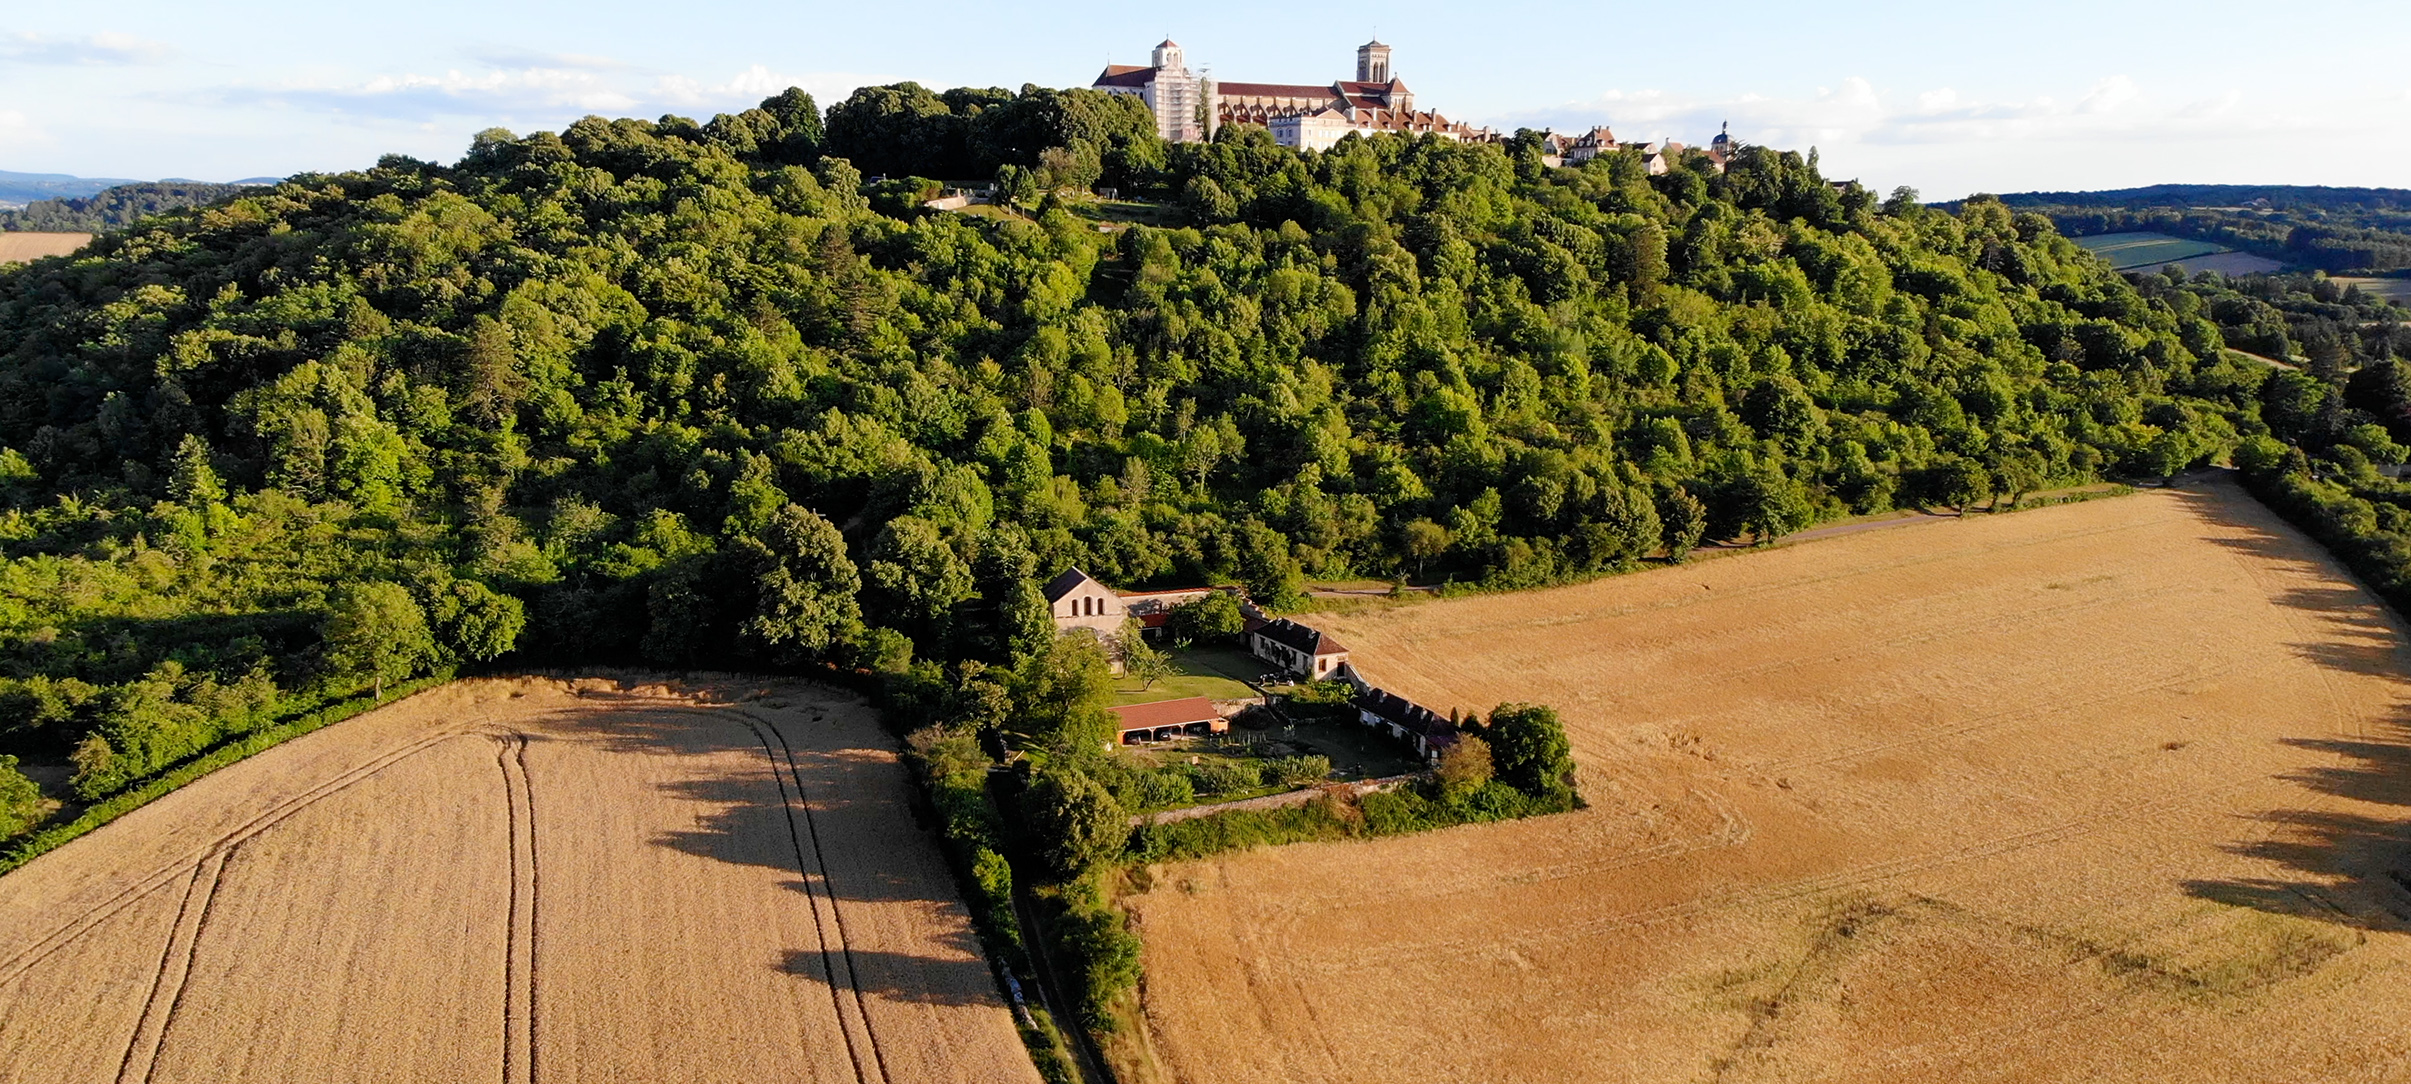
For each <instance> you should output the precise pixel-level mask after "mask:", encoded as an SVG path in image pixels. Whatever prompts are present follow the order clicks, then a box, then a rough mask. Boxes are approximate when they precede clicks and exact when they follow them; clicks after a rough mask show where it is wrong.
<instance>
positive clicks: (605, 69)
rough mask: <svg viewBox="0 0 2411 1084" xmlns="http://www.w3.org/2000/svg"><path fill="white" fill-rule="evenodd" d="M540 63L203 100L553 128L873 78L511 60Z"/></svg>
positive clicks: (698, 109) (250, 89) (589, 60)
mask: <svg viewBox="0 0 2411 1084" xmlns="http://www.w3.org/2000/svg"><path fill="white" fill-rule="evenodd" d="M515 58H516V59H524V60H538V61H548V62H551V63H534V64H527V65H521V66H516V67H493V68H487V69H483V70H462V69H451V70H447V71H445V72H443V73H442V74H438V75H429V74H421V73H416V72H405V73H401V74H386V75H377V76H372V77H369V78H367V79H363V80H359V81H349V82H337V81H309V82H292V83H286V84H282V85H276V86H257V85H247V86H235V87H227V88H222V89H220V90H218V91H215V92H212V93H211V94H209V95H208V96H207V97H208V98H209V99H210V100H212V101H213V102H216V103H223V104H229V105H274V106H284V107H288V108H294V109H306V110H312V111H320V112H331V113H343V114H351V115H355V116H367V117H375V118H379V119H385V120H392V121H401V122H409V123H426V122H428V121H430V120H431V119H432V118H436V117H476V118H482V119H484V120H488V121H496V120H513V119H516V120H519V121H524V122H535V123H556V122H558V120H559V119H561V118H567V117H574V116H576V115H579V114H585V113H600V114H605V115H611V116H650V115H654V114H658V113H661V112H665V111H679V112H694V113H701V114H705V115H709V114H710V113H713V112H721V111H733V110H741V109H746V108H749V107H751V106H753V105H755V104H756V103H758V102H760V101H761V100H762V99H764V98H767V97H770V96H771V95H774V94H777V93H779V92H780V91H783V90H785V89H787V88H788V87H791V86H799V87H802V88H804V89H805V90H807V91H810V92H812V93H813V94H815V95H816V96H818V97H820V98H821V99H822V100H824V101H829V100H834V99H835V98H838V97H842V96H843V95H845V94H847V93H849V92H851V91H852V90H853V88H855V87H857V86H861V85H864V84H865V83H869V82H874V81H880V77H874V76H864V75H854V74H848V73H836V72H821V73H806V74H785V73H778V72H773V71H771V70H770V69H769V68H768V67H767V66H765V65H761V64H755V65H752V66H750V67H748V68H746V69H744V70H742V71H739V72H736V73H734V74H732V75H730V76H729V77H728V78H726V79H722V80H718V81H712V82H706V81H704V80H701V79H696V78H693V77H691V76H685V75H658V74H649V73H646V72H643V71H639V70H637V69H635V68H633V67H632V66H629V65H625V64H621V63H619V62H617V61H614V60H611V59H609V58H605V57H578V56H568V57H555V56H543V57H538V56H533V55H518V56H516V57H515Z"/></svg>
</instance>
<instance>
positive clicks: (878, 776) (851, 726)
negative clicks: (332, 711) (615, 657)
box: [0, 678, 1037, 1084]
mask: <svg viewBox="0 0 2411 1084" xmlns="http://www.w3.org/2000/svg"><path fill="white" fill-rule="evenodd" d="M909 794H910V790H909V782H908V780H907V779H906V778H905V775H904V772H903V769H902V767H901V765H900V764H899V763H898V761H897V758H896V756H895V754H894V752H893V743H892V742H891V741H889V740H888V739H887V738H886V737H885V736H884V735H883V734H882V733H881V731H880V730H879V727H878V724H877V721H876V717H875V716H874V715H873V713H872V712H871V710H870V709H869V708H868V707H867V706H865V705H864V704H863V703H862V702H861V701H860V700H858V699H856V698H854V697H851V696H848V695H844V694H841V693H837V692H833V691H829V690H825V689H819V688H815V687H811V686H803V685H793V684H760V683H752V684H749V683H745V682H742V681H741V680H740V679H734V678H730V679H719V680H713V681H705V682H698V683H693V684H685V685H678V686H670V685H662V684H644V685H639V684H636V683H634V682H623V681H618V680H607V679H596V678H590V679H582V680H578V681H574V682H565V681H553V680H540V679H512V680H500V679H497V680H479V681H464V682H457V683H455V684H452V685H449V686H445V687H443V688H441V689H437V690H433V691H430V692H428V693H424V694H421V695H419V696H417V697H413V698H411V699H409V700H406V701H403V702H400V703H398V704H395V705H393V706H391V707H387V708H384V709H381V710H379V711H376V712H372V713H370V714H367V715H363V716H361V717H359V718H357V719H353V720H350V721H348V722H344V723H341V724H339V725H336V726H333V727H330V728H328V729H326V730H323V731H320V732H318V733H316V734H312V735H309V736H306V737H303V738H300V739H297V740H295V741H293V742H291V743H288V744H286V745H282V746H279V747H277V748H275V749H271V750H269V751H267V752H265V753H262V754H260V755H258V756H256V757H253V758H251V759H249V760H246V761H243V762H241V763H238V764H235V765H233V766H230V767H228V768H225V769H223V770H221V771H219V772H217V773H216V774H213V775H210V776H207V777H205V778H203V779H201V780H199V781H197V782H195V783H193V784H191V785H190V786H187V787H185V788H184V789H182V790H180V791H177V792H175V793H173V794H170V795H168V796H166V797H164V798H161V799H160V800H158V801H157V802H154V803H152V804H151V805H149V806H146V807H144V808H143V809H140V810H137V811H136V812H134V813H132V814H129V815H127V816H126V817H125V818H123V819H121V820H119V821H118V822H116V823H115V824H112V825H110V826H108V827H106V828H103V829H101V830H100V831H98V832H95V833H94V834H93V835H91V836H89V837H86V838H84V839H81V840H78V841H76V842H74V843H71V844H68V845H67V846H65V847H62V848H61V849H59V850H58V851H56V852H54V853H52V854H50V855H47V856H44V857H43V858H41V859H38V860H36V861H34V862H33V863H32V864H30V865H28V866H26V867H24V868H23V869H21V870H18V871H17V872H15V873H13V874H10V875H9V876H7V877H5V878H0V1078H5V1079H6V1080H8V1081H11V1082H12V1084H36V1082H53V1081H56V1082H77V1084H82V1082H106V1081H159V1082H168V1081H214V1082H228V1081H295V1080H310V1081H339V1080H359V1081H371V1080H375V1081H390V1080H429V1081H433V1080H445V1081H454V1080H500V1081H503V1082H504V1084H524V1082H529V1081H576V1080H631V1081H634V1080H642V1081H704V1080H711V1081H753V1080H802V1081H849V1082H856V1084H869V1082H888V1081H896V1082H902V1081H923V1080H956V1081H983V1082H984V1081H994V1080H1033V1081H1034V1080H1036V1079H1037V1075H1036V1073H1035V1071H1034V1070H1033V1069H1032V1068H1031V1066H1030V1062H1029V1058H1028V1056H1027V1054H1026V1053H1024V1051H1023V1049H1022V1046H1021V1042H1020V1039H1019V1037H1018V1035H1017V1034H1016V1033H1015V1031H1014V1026H1013V1022H1012V1018H1011V1016H1010V1015H1009V1014H1008V1013H1007V1010H1006V1009H1005V1007H1004V1005H1003V1004H1002V1002H1001V1001H1000V999H999V998H998V997H997V995H996V992H995V987H994V980H993V979H992V978H991V977H990V972H989V969H988V966H987V964H986V962H985V960H984V958H983V957H982V955H981V953H980V951H979V947H978V944H977V941H976V938H975V936H974V934H973V932H972V929H971V924H970V919H969V916H968V915H967V914H966V912H965V911H964V909H963V905H962V903H961V901H960V900H959V899H957V898H956V897H955V894H954V889H953V884H952V881H951V880H950V878H949V876H948V874H947V871H946V868H945V865H944V863H943V861H942V860H941V858H940V857H939V855H938V852H937V850H936V846H935V843H934V842H933V841H932V840H931V838H930V837H929V836H928V834H927V833H925V832H924V831H922V830H921V829H919V828H917V827H915V825H914V823H913V817H912V815H911V813H910V812H909V809H908V806H907V802H908V795H909Z"/></svg>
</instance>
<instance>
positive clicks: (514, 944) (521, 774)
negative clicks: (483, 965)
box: [494, 734, 537, 1084]
mask: <svg viewBox="0 0 2411 1084" xmlns="http://www.w3.org/2000/svg"><path fill="white" fill-rule="evenodd" d="M496 738H497V740H498V741H499V743H500V746H499V748H498V749H497V750H496V753H495V757H494V760H495V763H496V764H497V765H498V766H499V767H500V768H501V769H502V782H503V800H504V803H505V805H507V806H508V808H509V821H510V833H511V890H510V923H509V930H510V936H509V940H508V942H507V944H506V947H505V949H504V953H505V957H504V961H503V969H502V974H503V979H502V1082H503V1084H534V1082H535V1079H536V891H537V877H536V810H535V788H534V787H532V786H530V785H529V784H528V779H527V735H525V734H502V735H497V736H496Z"/></svg>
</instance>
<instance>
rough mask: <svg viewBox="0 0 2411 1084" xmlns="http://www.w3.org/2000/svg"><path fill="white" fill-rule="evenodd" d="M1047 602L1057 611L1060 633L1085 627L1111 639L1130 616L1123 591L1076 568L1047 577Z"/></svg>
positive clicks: (1120, 630) (1106, 638)
mask: <svg viewBox="0 0 2411 1084" xmlns="http://www.w3.org/2000/svg"><path fill="white" fill-rule="evenodd" d="M1046 604H1047V606H1048V607H1049V608H1050V609H1051V610H1052V611H1053V614H1054V618H1055V631H1056V632H1058V633H1069V632H1075V631H1079V630H1083V629H1085V630H1087V631H1088V632H1089V633H1091V634H1093V635H1095V636H1096V637H1097V638H1098V639H1100V640H1108V641H1110V640H1112V639H1113V638H1114V637H1116V636H1120V635H1121V634H1122V623H1123V622H1124V621H1127V620H1129V618H1130V611H1129V607H1127V606H1125V605H1123V603H1122V596H1121V595H1119V594H1117V593H1115V592H1114V589H1113V588H1110V587H1107V586H1105V585H1104V584H1102V583H1099V582H1097V580H1096V578H1095V577H1093V576H1090V575H1089V574H1088V573H1086V572H1082V571H1080V570H1079V569H1076V568H1067V569H1065V570H1063V574H1062V575H1060V576H1057V577H1055V578H1054V579H1052V580H1049V581H1047V585H1046Z"/></svg>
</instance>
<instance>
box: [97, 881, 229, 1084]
mask: <svg viewBox="0 0 2411 1084" xmlns="http://www.w3.org/2000/svg"><path fill="white" fill-rule="evenodd" d="M238 846H241V844H235V845H234V846H230V847H227V848H225V849H222V850H214V851H211V852H210V853H209V854H208V855H206V856H204V857H203V858H202V859H201V861H200V863H199V864H197V865H195V866H194V867H193V873H192V881H191V883H190V884H188V885H186V886H185V890H184V902H183V903H182V904H181V905H179V906H178V907H177V908H176V924H175V925H174V926H172V927H170V928H169V930H168V937H167V944H166V945H165V946H164V947H162V948H161V949H160V953H159V970H158V971H157V972H155V973H153V974H152V976H151V993H150V996H149V997H147V998H145V999H143V1004H142V1016H141V1018H140V1019H138V1020H137V1021H136V1022H135V1024H134V1034H133V1035H132V1036H131V1037H130V1038H128V1039H127V1041H126V1053H125V1057H124V1058H123V1059H121V1060H120V1061H119V1062H118V1064H117V1084H148V1082H149V1080H150V1079H151V1072H152V1070H153V1069H154V1068H156V1067H157V1065H158V1061H159V1049H160V1047H161V1046H163V1045H164V1044H165V1043H166V1042H167V1029H168V1024H169V1022H171V1021H172V1020H174V1019H175V1016H176V1010H177V1008H179V1007H181V1006H182V1005H183V1004H184V991H185V985H186V980H187V979H189V978H190V977H191V975H192V967H193V956H194V954H195V953H196V952H197V951H198V950H199V947H200V942H201V931H202V928H203V927H204V926H206V925H207V924H208V922H209V912H210V910H211V908H212V907H214V906H215V905H216V903H217V899H218V885H219V883H220V882H221V881H223V880H224V879H225V876H226V862H227V859H229V858H231V857H233V854H234V848H235V847H238Z"/></svg>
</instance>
